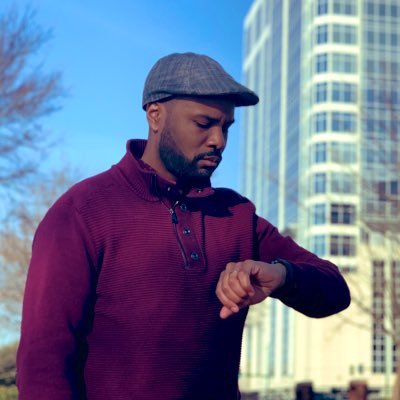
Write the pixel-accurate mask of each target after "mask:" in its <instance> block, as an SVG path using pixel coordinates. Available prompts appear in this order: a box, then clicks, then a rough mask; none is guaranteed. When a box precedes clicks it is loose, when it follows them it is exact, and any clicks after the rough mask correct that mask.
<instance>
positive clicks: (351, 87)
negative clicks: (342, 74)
mask: <svg viewBox="0 0 400 400" xmlns="http://www.w3.org/2000/svg"><path fill="white" fill-rule="evenodd" d="M356 89H357V88H356V85H355V84H354V83H344V82H332V101H334V102H339V103H355V102H356V101H357V91H356Z"/></svg>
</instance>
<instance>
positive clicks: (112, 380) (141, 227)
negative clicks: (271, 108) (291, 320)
mask: <svg viewBox="0 0 400 400" xmlns="http://www.w3.org/2000/svg"><path fill="white" fill-rule="evenodd" d="M144 147H145V141H130V142H128V146H127V148H128V151H127V153H126V155H125V156H124V157H123V158H122V160H121V161H120V162H119V163H118V164H117V165H115V166H113V167H112V168H111V169H110V170H108V171H106V172H104V173H102V174H100V175H97V176H95V177H92V178H89V179H87V180H84V181H82V182H80V183H78V184H77V185H75V186H74V187H72V188H71V189H70V190H69V191H68V192H67V193H65V194H64V195H63V196H62V197H61V198H60V199H59V200H58V201H57V202H56V203H55V204H54V205H53V206H52V207H51V209H50V210H49V211H48V213H47V214H46V216H45V218H44V219H43V221H42V222H41V224H40V225H39V227H38V230H37V232H36V235H35V239H34V243H33V254H32V260H31V264H30V267H29V272H28V278H27V285H26V291H25V298H24V306H23V318H22V334H21V343H20V347H19V351H18V359H17V370H18V372H17V383H18V387H19V391H20V400H37V399H41V400H50V399H51V400H67V399H80V398H87V399H88V400H100V399H101V400H104V399H112V400H128V399H135V400H156V399H161V400H178V399H179V400H183V399H185V400H195V399H199V400H200V399H201V400H206V399H218V400H224V399H226V400H234V399H237V398H238V379H237V378H238V372H239V361H240V347H241V340H242V331H243V325H244V322H245V318H246V314H247V309H243V310H241V311H240V312H239V313H238V314H236V315H234V316H232V317H230V318H228V319H227V320H222V319H221V318H220V317H219V311H220V308H221V304H220V303H219V301H218V299H217V297H216V294H215V289H216V285H217V282H218V278H219V275H220V273H221V272H222V270H223V269H224V268H225V266H226V264H227V263H228V262H231V261H243V260H246V259H254V260H261V261H265V262H271V261H272V260H274V259H276V258H282V259H285V260H287V261H288V262H289V265H290V266H291V272H290V274H291V277H290V282H287V283H286V284H285V285H284V286H283V288H281V289H279V291H278V292H276V293H275V294H274V296H275V297H278V298H280V299H281V300H282V301H283V302H284V303H286V304H287V305H289V306H291V307H294V308H295V309H297V310H299V311H300V312H302V313H304V314H306V315H309V316H313V317H322V316H326V315H329V314H332V313H336V312H338V311H340V310H342V309H343V308H345V307H347V305H348V303H349V292H348V289H347V286H346V284H345V282H344V280H343V278H342V277H341V275H340V273H339V272H338V269H337V268H336V267H335V266H334V265H333V264H331V263H329V262H328V261H324V260H321V259H319V258H318V257H316V256H315V255H313V254H311V253H310V252H308V251H306V250H305V249H303V248H301V247H299V246H298V245H297V244H296V243H294V241H293V240H292V239H290V238H289V237H283V236H281V235H280V234H279V232H278V231H277V229H276V228H275V227H274V226H272V225H271V224H270V223H268V222H267V221H266V220H265V219H263V218H260V217H258V216H257V215H256V214H255V208H254V206H253V204H252V203H251V202H250V201H248V200H247V199H245V198H243V197H242V196H240V195H238V194H237V193H235V192H234V191H231V190H228V189H213V188H211V187H210V186H209V181H208V180H207V181H205V182H204V181H201V182H194V183H193V187H191V188H189V189H190V190H186V191H185V192H183V191H182V188H181V187H180V186H179V184H173V183H171V182H168V181H166V180H164V179H162V178H161V177H159V176H158V175H157V174H156V173H155V171H154V170H152V169H151V168H149V167H148V166H145V165H144V163H143V162H142V161H140V160H139V159H140V157H141V155H142V153H143V150H144ZM266 301H268V299H267V300H266Z"/></svg>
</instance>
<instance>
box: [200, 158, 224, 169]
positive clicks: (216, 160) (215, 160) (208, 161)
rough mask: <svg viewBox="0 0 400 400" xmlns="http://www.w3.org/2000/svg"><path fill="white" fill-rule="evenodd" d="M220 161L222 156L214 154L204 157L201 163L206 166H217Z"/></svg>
mask: <svg viewBox="0 0 400 400" xmlns="http://www.w3.org/2000/svg"><path fill="white" fill-rule="evenodd" d="M220 162H221V158H220V157H214V156H211V157H204V158H203V159H202V160H200V163H201V164H202V165H203V166H205V167H217V166H218V164H219V163H220Z"/></svg>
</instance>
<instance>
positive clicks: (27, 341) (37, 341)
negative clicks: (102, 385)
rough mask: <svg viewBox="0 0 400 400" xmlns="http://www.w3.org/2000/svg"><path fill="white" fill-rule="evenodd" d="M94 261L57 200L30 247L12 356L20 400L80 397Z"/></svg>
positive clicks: (67, 207) (80, 228)
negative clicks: (18, 337)
mask: <svg viewBox="0 0 400 400" xmlns="http://www.w3.org/2000/svg"><path fill="white" fill-rule="evenodd" d="M93 255H94V251H93V246H92V244H91V241H90V238H89V235H88V233H87V231H86V229H85V226H84V224H83V223H82V221H81V218H80V215H79V213H78V212H77V211H76V209H75V208H74V207H73V206H72V204H69V203H68V202H65V201H64V202H63V201H60V200H59V201H58V202H57V203H56V204H55V205H54V206H53V207H52V208H51V209H50V210H49V212H48V213H47V215H46V216H45V218H44V219H43V221H42V222H41V224H40V225H39V227H38V229H37V231H36V234H35V238H34V241H33V248H32V258H31V262H30V266H29V270H28V276H27V282H26V287H25V294H24V302H23V312H22V326H21V341H20V345H19V349H18V355H17V385H18V389H19V399H20V400H31V399H32V400H33V399H42V400H47V399H48V400H50V399H52V400H54V399H60V400H67V399H78V398H81V397H84V384H83V364H84V360H85V353H86V347H85V336H86V334H87V330H88V329H89V326H90V321H91V314H92V313H91V310H92V307H93V303H94V292H95V281H96V278H95V276H96V274H95V268H94V263H93V261H92V260H94V256H93Z"/></svg>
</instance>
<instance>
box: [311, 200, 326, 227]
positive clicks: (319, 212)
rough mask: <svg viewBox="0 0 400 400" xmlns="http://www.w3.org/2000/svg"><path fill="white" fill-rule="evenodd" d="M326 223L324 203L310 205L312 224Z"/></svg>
mask: <svg viewBox="0 0 400 400" xmlns="http://www.w3.org/2000/svg"><path fill="white" fill-rule="evenodd" d="M325 223H326V205H325V204H323V203H321V204H314V205H313V206H312V224H313V225H324V224H325Z"/></svg>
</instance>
